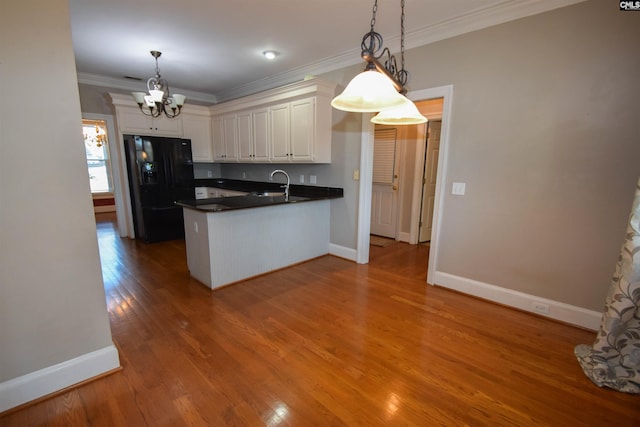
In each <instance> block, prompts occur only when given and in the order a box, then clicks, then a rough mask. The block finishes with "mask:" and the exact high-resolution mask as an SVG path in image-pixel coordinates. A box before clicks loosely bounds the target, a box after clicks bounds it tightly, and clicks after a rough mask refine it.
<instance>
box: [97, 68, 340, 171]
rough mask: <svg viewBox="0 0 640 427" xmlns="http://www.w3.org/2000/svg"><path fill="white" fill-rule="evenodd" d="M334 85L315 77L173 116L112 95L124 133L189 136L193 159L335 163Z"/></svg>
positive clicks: (186, 109) (127, 97)
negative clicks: (151, 111) (155, 114)
mask: <svg viewBox="0 0 640 427" xmlns="http://www.w3.org/2000/svg"><path fill="white" fill-rule="evenodd" d="M335 89H336V86H335V84H333V83H329V82H326V81H323V80H320V79H316V78H312V79H307V80H304V81H301V82H297V83H293V84H290V85H286V86H282V87H279V88H276V89H271V90H268V91H264V92H260V93H257V94H254V95H249V96H245V97H243V98H239V99H234V100H232V101H227V102H223V103H221V104H216V105H213V106H211V107H204V106H199V105H190V104H186V105H185V106H184V107H183V109H182V113H181V114H180V115H179V116H178V117H176V118H173V119H168V118H166V117H164V116H162V117H158V118H152V117H149V116H146V115H144V114H143V113H142V112H141V111H140V109H139V108H138V107H137V105H136V104H135V102H134V101H133V99H132V98H131V96H130V95H125V94H115V93H111V94H109V95H110V96H111V100H112V102H113V105H114V106H115V107H116V116H117V124H118V131H119V133H120V134H137V135H158V136H168V137H179V138H187V139H190V140H191V149H192V153H193V161H194V162H233V163H289V162H297V163H331V126H332V120H331V104H330V103H331V99H332V98H333V97H334V95H335Z"/></svg>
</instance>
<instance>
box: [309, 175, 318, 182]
mask: <svg viewBox="0 0 640 427" xmlns="http://www.w3.org/2000/svg"><path fill="white" fill-rule="evenodd" d="M309 183H310V184H315V183H316V176H315V175H309Z"/></svg>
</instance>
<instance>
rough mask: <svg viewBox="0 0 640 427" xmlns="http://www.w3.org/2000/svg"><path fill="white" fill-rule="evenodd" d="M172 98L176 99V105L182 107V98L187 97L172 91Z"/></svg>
mask: <svg viewBox="0 0 640 427" xmlns="http://www.w3.org/2000/svg"><path fill="white" fill-rule="evenodd" d="M173 99H174V100H175V101H176V105H177V106H179V107H182V106H183V105H184V100H185V99H187V97H186V96H184V95H180V94H177V93H174V94H173Z"/></svg>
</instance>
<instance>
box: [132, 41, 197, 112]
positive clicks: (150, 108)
mask: <svg viewBox="0 0 640 427" xmlns="http://www.w3.org/2000/svg"><path fill="white" fill-rule="evenodd" d="M160 55H162V52H158V51H157V50H152V51H151V56H153V57H154V58H155V59H156V75H155V76H154V77H151V78H150V79H149V80H147V89H148V90H149V94H148V95H147V94H146V93H144V92H132V93H131V94H132V95H133V99H135V101H136V103H137V104H138V107H140V111H142V113H143V114H145V115H147V116H151V117H160V116H161V115H162V114H163V113H164V115H165V116H167V117H168V118H170V119H172V118H174V117H176V116H178V115H179V114H180V111H181V110H182V106H183V105H184V100H185V99H186V96H184V95H179V94H177V93H176V94H175V95H173V96H170V95H169V82H167V80H165V79H163V78H162V76H160V69H159V68H158V58H159V57H160ZM145 107H146V110H145Z"/></svg>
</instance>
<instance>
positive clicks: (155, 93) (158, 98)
mask: <svg viewBox="0 0 640 427" xmlns="http://www.w3.org/2000/svg"><path fill="white" fill-rule="evenodd" d="M149 94H150V95H151V97H152V98H153V100H154V101H155V102H162V98H163V97H164V91H161V90H157V89H152V90H150V91H149Z"/></svg>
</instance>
